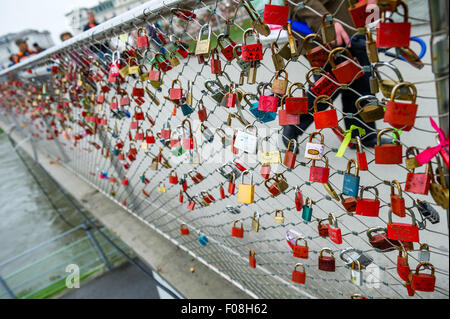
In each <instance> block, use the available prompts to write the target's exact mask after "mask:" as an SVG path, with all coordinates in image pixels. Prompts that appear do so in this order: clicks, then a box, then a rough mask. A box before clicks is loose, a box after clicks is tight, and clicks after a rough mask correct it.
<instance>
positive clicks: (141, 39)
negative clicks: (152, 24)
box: [136, 28, 148, 49]
mask: <svg viewBox="0 0 450 319" xmlns="http://www.w3.org/2000/svg"><path fill="white" fill-rule="evenodd" d="M142 32H143V33H144V35H142ZM136 43H137V47H138V49H140V48H146V47H148V36H147V30H145V29H144V28H139V29H138V30H137V39H136Z"/></svg>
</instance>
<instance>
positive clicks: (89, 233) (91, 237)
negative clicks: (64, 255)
mask: <svg viewBox="0 0 450 319" xmlns="http://www.w3.org/2000/svg"><path fill="white" fill-rule="evenodd" d="M83 229H84V230H85V231H86V234H87V235H88V237H89V239H90V240H91V242H92V244H93V245H94V247H95V249H96V250H97V253H98V254H99V256H100V258H101V259H102V260H103V263H104V264H105V265H106V267H108V269H109V270H111V269H112V268H113V267H112V265H111V264H110V263H109V260H108V258H107V257H106V255H105V253H104V252H103V250H102V248H101V247H100V245H99V243H98V241H97V239H95V237H94V235H93V234H92V233H91V231H90V227H89V226H88V225H87V224H86V222H83Z"/></svg>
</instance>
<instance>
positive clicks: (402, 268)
mask: <svg viewBox="0 0 450 319" xmlns="http://www.w3.org/2000/svg"><path fill="white" fill-rule="evenodd" d="M403 254H404V255H403ZM410 272H411V270H410V268H409V264H408V252H407V251H406V249H404V248H403V247H400V248H399V250H398V256H397V274H398V275H399V277H400V278H401V279H402V280H405V281H408V277H409V275H410Z"/></svg>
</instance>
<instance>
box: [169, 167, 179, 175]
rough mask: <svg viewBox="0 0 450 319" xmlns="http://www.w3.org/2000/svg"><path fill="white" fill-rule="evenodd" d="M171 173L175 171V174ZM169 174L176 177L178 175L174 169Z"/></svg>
mask: <svg viewBox="0 0 450 319" xmlns="http://www.w3.org/2000/svg"><path fill="white" fill-rule="evenodd" d="M173 173H175V175H172V174H173ZM169 176H176V177H178V175H177V172H176V171H175V170H174V169H173V170H171V171H170V173H169Z"/></svg>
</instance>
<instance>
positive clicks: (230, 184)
mask: <svg viewBox="0 0 450 319" xmlns="http://www.w3.org/2000/svg"><path fill="white" fill-rule="evenodd" d="M235 189H236V182H235V175H234V173H231V174H230V179H229V180H228V194H230V195H234V192H235Z"/></svg>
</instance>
